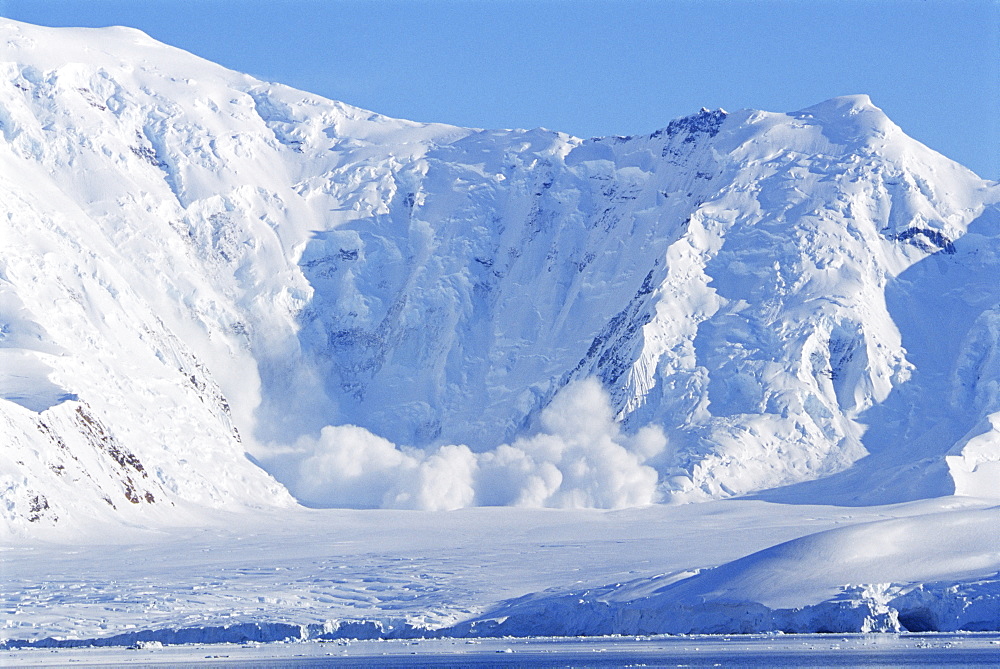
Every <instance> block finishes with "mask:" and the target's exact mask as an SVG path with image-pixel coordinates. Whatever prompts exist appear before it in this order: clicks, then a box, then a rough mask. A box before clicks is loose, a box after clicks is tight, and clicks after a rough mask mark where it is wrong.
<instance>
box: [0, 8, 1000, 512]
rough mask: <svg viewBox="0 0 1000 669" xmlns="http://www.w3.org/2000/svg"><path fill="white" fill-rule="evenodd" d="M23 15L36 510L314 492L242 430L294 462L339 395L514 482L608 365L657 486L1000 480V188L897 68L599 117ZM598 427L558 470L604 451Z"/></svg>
mask: <svg viewBox="0 0 1000 669" xmlns="http://www.w3.org/2000/svg"><path fill="white" fill-rule="evenodd" d="M0 32H2V42H3V44H4V45H5V46H3V47H2V48H0V61H2V62H0V100H2V104H0V133H2V138H0V164H2V165H3V168H2V170H0V192H2V197H0V202H2V204H0V207H2V208H3V212H2V213H4V214H5V215H4V216H2V217H0V231H2V232H0V235H2V239H3V251H2V252H0V323H2V328H0V360H2V361H3V365H2V367H0V420H2V421H3V422H4V425H5V427H4V431H3V434H4V439H5V448H4V451H3V455H2V456H0V458H2V460H0V481H2V489H0V495H2V496H3V500H4V505H3V507H2V508H3V509H5V510H4V511H3V513H4V516H5V518H6V519H7V520H8V521H10V522H13V523H14V524H21V523H25V522H29V521H30V522H51V521H53V520H54V519H55V518H56V517H65V516H67V515H69V514H71V513H72V512H81V513H82V512H83V510H86V513H89V514H97V515H100V514H103V513H117V514H121V513H127V514H131V513H141V514H142V515H143V517H154V516H156V515H157V514H159V513H175V512H176V511H168V510H164V511H154V510H152V509H154V508H164V507H166V508H167V509H175V507H176V505H180V506H184V505H185V504H186V503H188V502H193V503H195V504H210V505H222V506H235V507H245V506H248V505H251V506H252V505H255V504H286V503H291V499H290V497H289V496H288V495H287V493H286V492H285V491H284V490H283V489H282V487H281V486H280V485H278V484H277V483H276V482H275V481H274V480H273V479H271V478H270V477H269V476H268V475H267V474H265V473H264V472H263V471H261V470H260V469H259V468H258V467H256V466H255V465H254V464H253V463H252V462H251V461H250V460H248V459H247V458H246V457H245V456H244V452H245V451H249V452H251V453H253V454H254V455H255V456H256V457H257V458H259V459H260V460H261V461H262V462H264V463H265V465H266V466H267V467H268V468H269V469H270V470H271V471H272V473H274V474H275V475H277V476H278V477H279V478H280V479H281V480H282V481H283V482H285V483H287V484H288V485H289V486H291V488H292V490H293V491H296V486H297V485H299V479H300V478H301V477H302V476H303V473H302V465H301V462H306V461H308V460H309V457H310V455H311V452H310V449H312V448H316V442H315V439H316V435H317V434H319V433H320V431H321V429H323V428H324V427H327V426H341V425H355V426H358V427H359V428H363V429H364V430H367V431H368V432H371V433H373V435H377V436H379V437H384V438H385V439H388V440H389V442H392V443H389V442H385V445H384V446H385V449H387V450H386V451H385V452H386V453H390V452H391V453H394V454H395V455H392V456H391V457H390V456H386V457H390V459H391V458H396V460H393V462H403V460H400V459H399V458H402V457H404V456H405V457H410V458H415V459H414V460H413V462H418V461H419V462H422V463H423V464H427V463H428V461H427V460H426V458H427V457H429V456H428V455H427V454H434V453H440V452H441V451H440V450H439V449H440V448H441V447H442V446H447V445H463V446H462V447H463V448H465V447H466V446H467V447H468V448H466V451H463V453H466V452H468V456H467V457H466V456H465V455H463V457H466V460H467V462H468V466H469V468H470V469H469V471H470V472H472V474H469V473H468V472H466V473H467V474H468V475H469V476H471V477H472V478H471V479H470V481H477V482H478V483H475V484H474V485H473V488H474V490H473V493H472V494H471V496H466V497H464V498H462V499H464V500H465V502H463V503H484V502H487V501H488V500H490V499H492V498H491V497H490V495H489V491H488V490H487V488H488V483H486V482H484V481H486V479H485V478H483V476H481V475H480V474H476V472H480V473H481V471H484V467H485V466H486V463H493V464H492V465H490V466H493V465H495V464H496V463H497V462H500V461H501V460H503V458H502V457H501V456H500V455H498V454H499V453H502V452H506V451H502V450H498V447H499V449H503V448H509V446H504V445H511V444H513V445H515V446H516V445H517V443H516V442H517V440H518V439H519V438H530V436H531V435H535V434H549V433H551V432H552V431H553V429H554V428H552V426H553V425H555V424H556V423H559V420H557V417H556V416H555V415H554V413H553V411H554V410H553V411H549V413H548V414H546V410H547V409H548V408H549V407H550V406H551V405H552V403H553V400H554V399H555V398H556V397H557V395H558V394H559V393H560V391H561V390H562V389H563V388H564V387H567V386H568V385H570V386H574V385H575V384H574V382H581V383H584V382H585V380H586V379H591V378H596V379H598V380H599V381H600V384H601V385H602V386H603V388H604V390H605V392H606V393H607V396H606V398H604V400H602V401H605V402H610V407H611V412H612V413H613V415H614V416H615V419H616V421H617V425H616V426H615V427H614V428H613V432H614V434H613V437H614V438H613V440H612V441H614V443H615V444H619V445H620V444H625V445H624V446H621V448H624V449H625V451H627V453H628V455H629V457H631V458H633V460H634V462H633V464H634V465H635V466H636V467H640V468H643V467H645V468H650V467H651V468H653V469H655V470H656V476H654V477H653V480H654V482H656V481H658V482H657V483H655V485H656V486H657V491H658V492H657V495H658V496H660V497H663V496H665V497H668V498H674V499H685V500H686V499H698V498H704V497H716V496H727V495H733V494H742V493H748V492H753V491H760V490H764V489H770V488H774V487H776V486H781V485H784V484H790V483H796V482H802V481H810V480H813V479H817V478H819V477H823V476H827V475H831V474H834V473H836V472H841V471H844V470H847V469H848V468H849V467H851V465H852V463H854V462H855V461H857V460H859V459H861V458H865V459H864V461H863V462H862V463H861V464H860V466H856V467H854V468H852V469H850V470H849V472H850V473H849V474H842V475H840V477H839V478H837V477H835V478H833V479H828V481H832V483H826V484H825V485H826V488H822V485H820V487H819V488H816V487H812V488H807V489H801V488H793V489H790V490H789V491H785V492H783V493H782V494H789V495H794V494H802V495H806V496H808V495H816V496H820V497H821V496H824V495H826V496H835V497H836V496H840V497H841V498H843V497H844V496H847V497H851V496H853V495H854V494H855V493H854V488H856V487H857V486H858V485H864V486H865V489H866V490H868V491H873V490H874V491H876V492H872V493H871V494H873V495H876V496H881V497H880V498H884V499H889V498H906V497H912V496H920V495H926V494H943V493H948V492H953V491H954V490H955V489H956V485H957V486H958V490H959V492H970V493H972V492H977V493H982V492H983V491H989V490H997V489H1000V486H997V485H995V484H996V483H997V482H998V479H997V478H996V476H997V471H996V468H997V466H998V465H996V464H995V463H996V462H997V460H998V459H1000V456H998V455H997V453H998V451H997V446H996V443H998V442H997V437H996V434H997V433H996V429H995V428H994V427H993V425H994V423H996V422H997V421H996V416H997V412H998V411H1000V406H998V405H1000V401H998V398H1000V391H998V383H1000V376H998V370H997V369H996V367H997V365H996V360H997V356H996V346H997V341H998V338H997V327H996V321H997V317H996V316H997V310H998V309H1000V299H998V298H1000V295H998V291H997V288H996V286H995V283H996V282H995V276H996V273H995V271H996V267H995V265H996V262H997V261H996V258H997V257H998V251H1000V239H998V233H1000V227H998V222H1000V216H998V213H997V211H998V210H997V207H996V202H997V201H998V200H1000V190H998V188H997V185H996V184H991V183H988V182H984V181H982V180H980V179H979V178H977V177H976V176H975V175H974V174H972V173H971V172H969V171H968V170H966V169H964V168H962V167H961V166H959V165H957V164H955V163H953V162H951V161H949V160H947V159H946V158H944V157H942V156H940V155H939V154H936V153H934V152H933V151H931V150H929V149H927V148H926V147H924V146H922V145H920V144H919V143H917V142H916V141H914V140H912V139H910V138H908V137H907V136H906V135H905V134H903V132H902V131H901V130H900V129H899V128H898V127H897V126H895V125H894V124H893V123H892V122H891V121H890V120H889V119H888V118H886V116H885V115H884V114H883V113H882V112H881V110H879V109H878V108H877V107H875V106H874V105H873V104H872V103H871V101H870V100H868V99H867V97H865V96H853V97H845V98H837V99H834V100H830V101H828V102H825V103H822V104H819V105H817V106H815V107H811V108H809V109H805V110H802V111H799V112H795V113H790V114H775V113H767V112H759V111H746V110H744V111H739V112H734V113H732V114H727V113H726V112H724V111H722V110H718V111H708V110H702V111H701V112H699V113H697V114H695V115H693V116H690V117H687V118H684V119H679V120H677V121H674V122H672V123H670V124H669V125H668V126H667V127H666V128H664V129H663V130H660V131H657V132H654V133H652V134H650V135H644V136H637V137H610V138H594V139H588V140H581V139H578V138H574V137H570V136H567V135H565V134H561V133H556V132H550V131H546V130H541V129H539V130H531V131H523V130H514V131H483V130H472V129H463V128H455V127H451V126H444V125H424V124H415V123H410V122H406V121H398V120H394V119H389V118H386V117H382V116H379V115H377V114H372V113H370V112H366V111H363V110H359V109H356V108H352V107H349V106H347V105H344V104H341V103H337V102H332V101H328V100H324V99H321V98H318V97H316V96H312V95H309V94H306V93H302V92H299V91H294V90H291V89H288V88H285V87H282V86H277V85H271V84H266V83H263V82H260V81H256V80H254V79H252V78H250V77H248V76H245V75H241V74H237V73H233V72H230V71H227V70H224V69H222V68H220V67H218V66H215V65H213V64H211V63H207V62H205V61H202V60H199V59H197V58H195V57H193V56H190V55H189V54H185V53H183V52H180V51H177V50H175V49H172V48H170V47H166V46H164V45H161V44H158V43H156V42H154V41H152V40H150V39H149V38H148V37H146V36H144V35H142V34H141V33H137V32H135V31H130V30H125V29H108V30H100V31H94V30H68V29H47V28H36V27H33V26H27V25H24V24H18V23H15V22H11V21H3V22H2V23H0ZM558 406H563V407H567V409H566V410H567V411H578V412H579V411H582V412H584V413H586V412H587V408H586V407H587V405H581V404H579V403H574V402H572V401H565V402H563V403H562V404H559V403H557V407H558ZM570 420H572V417H571V418H570ZM646 426H654V429H659V430H662V432H663V434H664V436H665V437H666V441H667V443H668V444H669V445H668V446H667V447H664V446H663V444H662V443H660V445H659V446H658V447H656V448H645V447H639V446H635V445H634V444H633V442H632V441H629V440H631V439H633V437H634V436H635V435H637V434H639V433H640V432H641V430H642V428H644V427H646ZM364 430H362V432H363V431H364ZM609 434H611V433H610V432H609ZM368 437H371V438H372V439H374V436H372V435H368ZM368 437H366V438H368ZM615 440H617V441H615ZM563 442H565V439H564V440H563ZM370 443H375V442H370ZM378 443H379V444H382V442H381V441H380V442H378ZM636 443H637V442H636ZM629 444H631V445H629ZM382 447H383V445H380V446H379V448H382ZM400 447H403V449H402V450H400ZM408 448H409V449H415V450H407V449H408ZM517 448H518V449H519V450H520V451H521V452H522V453H525V454H527V455H526V456H525V457H527V458H528V459H529V460H531V464H530V467H541V466H542V465H544V464H545V462H546V460H545V458H547V457H554V456H550V455H545V454H544V453H543V452H542V451H541V450H538V449H535V450H531V449H528V448H527V447H523V448H522V447H521V446H518V447H517ZM644 448H645V450H644ZM447 452H449V453H451V452H457V451H447ZM560 452H568V451H565V450H564V451H560ZM869 452H870V453H871V454H872V455H871V456H870V457H867V458H866V457H865V456H866V454H867V453H869ZM289 454H291V455H289ZM421 454H423V455H421ZM946 455H947V460H946V459H945V456H946ZM519 457H520V456H519ZM406 462H409V461H406ZM505 462H506V461H505ZM525 462H526V461H525ZM567 462H568V461H565V462H563V461H559V462H556V468H557V469H559V477H558V480H556V479H555V478H549V479H546V480H547V481H548V483H547V484H546V485H549V486H550V487H551V486H553V485H554V486H555V488H553V490H555V489H558V488H559V487H560V485H562V486H566V485H569V483H568V482H569V481H570V480H571V478H572V476H571V474H570V469H572V468H573V467H577V465H580V466H583V465H581V464H580V463H581V462H584V464H586V462H589V463H590V464H591V465H592V464H593V462H592V461H590V460H586V461H584V460H581V461H579V462H577V461H574V462H576V463H577V464H572V463H570V464H567ZM630 462H631V461H630ZM522 464H523V462H522ZM571 465H572V466H571ZM401 466H402V465H401ZM407 466H409V465H407ZM414 466H416V465H414ZM421 466H422V465H421ZM504 466H507V465H504ZM524 466H525V467H529V465H524ZM530 467H529V468H530ZM577 468H579V467H577ZM341 469H343V467H341ZM420 471H422V470H420ZM504 471H505V472H507V473H508V474H509V471H508V470H504ZM636 471H638V470H636ZM642 471H643V472H645V471H646V470H645V469H643V470H642ZM506 475H507V474H505V476H506ZM643 476H645V473H644V474H643ZM844 476H853V477H855V479H850V480H848V479H845V478H844ZM477 477H478V478H477ZM858 477H860V478H858ZM643 480H646V479H643ZM845 481H846V482H845ZM859 481H865V482H866V483H863V484H862V483H859ZM873 481H874V482H875V483H872V482H873ZM310 485H312V486H314V487H315V486H320V487H322V486H323V485H324V483H323V482H322V481H319V482H316V481H314V482H313V483H311V484H310ZM330 485H336V483H335V482H331V483H330ZM470 485H472V484H470ZM476 486H478V488H477V487H476ZM880 486H881V487H880ZM796 491H798V492H796ZM514 497H515V498H517V499H521V500H522V501H523V500H524V499H527V498H524V497H523V496H522V497H517V496H516V495H515V496H514ZM316 499H317V500H323V499H330V497H329V496H324V495H322V494H320V495H317V496H316ZM393 499H402V498H401V497H398V496H397V497H395V498H393ZM407 499H409V500H410V503H413V502H412V500H413V499H415V498H414V497H412V496H410V497H407ZM512 499H513V498H512ZM532 499H534V500H535V501H536V502H539V503H553V500H555V499H561V500H563V501H562V502H560V503H563V504H572V503H573V502H572V500H573V499H577V500H580V499H584V500H590V502H585V503H596V502H594V500H596V499H608V498H602V497H599V496H598V497H593V496H591V497H574V496H573V495H569V496H564V497H555V496H551V495H550V496H549V497H545V496H542V497H534V498H532ZM609 499H611V501H610V502H605V503H607V504H610V505H614V504H615V502H614V500H615V499H622V498H617V497H612V498H609ZM629 499H633V498H629ZM635 499H648V497H640V498H635ZM567 500H569V501H567ZM382 502H383V503H386V502H385V499H383V500H382ZM375 503H378V502H375ZM390 503H391V500H390ZM171 505H174V506H171Z"/></svg>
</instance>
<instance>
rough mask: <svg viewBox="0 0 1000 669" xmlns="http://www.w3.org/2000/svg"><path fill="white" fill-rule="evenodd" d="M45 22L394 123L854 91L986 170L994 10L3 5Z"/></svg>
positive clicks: (599, 124) (996, 154) (592, 128)
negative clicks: (244, 75)
mask: <svg viewBox="0 0 1000 669" xmlns="http://www.w3.org/2000/svg"><path fill="white" fill-rule="evenodd" d="M0 14H2V15H3V16H6V17H9V18H14V19H18V20H22V21H28V22H30V23H38V24H43V25H79V26H102V25H128V26H133V27H136V28H139V29H141V30H144V31H145V32H147V33H149V34H150V35H152V36H153V37H155V38H156V39H159V40H161V41H164V42H167V43H169V44H173V45H175V46H179V47H181V48H183V49H187V50H188V51H191V52H193V53H196V54H198V55H200V56H203V57H205V58H208V59H210V60H214V61H216V62H219V63H222V64H224V65H226V66H228V67H231V68H234V69H237V70H241V71H244V72H248V73H250V74H253V75H255V76H258V77H261V78H264V79H267V80H271V81H280V82H282V83H286V84H289V85H292V86H295V87H298V88H303V89H306V90H309V91H313V92H315V93H319V94H321V95H325V96H327V97H331V98H335V99H339V100H343V101H345V102H348V103H350V104H354V105H358V106H361V107H365V108H367V109H372V110H374V111H378V112H381V113H384V114H388V115H390V116H397V117H401V118H409V119H413V120H417V121H441V122H446V123H454V124H457V125H465V126H475V127H490V128H492V127H536V126H544V127H547V128H552V129H555V130H563V131H565V132H569V133H571V134H575V135H579V136H585V137H586V136H592V135H607V134H635V133H642V132H650V131H652V130H655V129H657V128H659V127H662V126H665V125H666V124H667V123H668V122H669V121H670V120H671V119H673V118H676V117H678V116H683V115H687V114H690V113H693V112H695V111H697V110H698V109H699V108H700V107H703V106H704V107H709V108H716V107H724V108H727V109H738V108H742V107H751V108H756V109H766V110H769V111H793V110H796V109H800V108H802V107H806V106H809V105H812V104H814V103H817V102H820V101H822V100H825V99H827V98H830V97H833V96H836V95H843V94H851V93H868V94H869V95H871V97H872V99H873V101H874V102H875V104H877V105H879V106H880V107H882V108H883V109H884V110H885V111H886V113H888V114H889V116H890V117H891V118H892V119H893V120H894V121H896V122H897V123H898V124H899V125H900V126H902V127H903V129H904V130H905V131H906V132H907V133H909V134H910V135H912V136H913V137H916V138H917V139H919V140H921V141H923V142H924V143H926V144H928V145H929V146H931V147H932V148H934V149H937V150H938V151H941V152H942V153H944V154H945V155H947V156H949V157H951V158H954V159H955V160H958V161H959V162H962V163H964V164H965V165H967V166H969V167H971V168H972V169H974V170H975V171H977V172H978V173H979V174H981V175H982V176H984V177H988V178H992V179H997V178H1000V0H950V1H949V0H865V1H862V0H835V1H834V0H797V1H793V0H784V1H778V0H756V1H750V0H729V1H724V0H701V1H698V2H694V1H682V0H675V1H661V2H652V1H639V0H617V1H614V2H612V1H610V0H575V1H569V0H508V1H498V0H494V1H486V0H405V1H404V0H395V1H391V0H389V1H387V0H383V1H380V2H376V1H374V0H341V1H337V0H327V1H320V0H272V1H270V2H255V1H253V0H243V1H236V0H173V1H166V0H0Z"/></svg>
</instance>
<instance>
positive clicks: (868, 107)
mask: <svg viewBox="0 0 1000 669" xmlns="http://www.w3.org/2000/svg"><path fill="white" fill-rule="evenodd" d="M789 116H791V117H793V118H796V119H799V120H805V121H812V122H815V123H817V124H818V125H820V126H822V127H823V133H824V134H825V135H827V137H828V138H829V139H830V140H831V141H833V142H835V143H837V144H849V143H854V142H857V141H858V140H861V141H868V140H869V139H871V137H872V136H873V135H874V136H885V134H886V132H888V131H889V130H891V129H892V128H895V127H896V125H895V124H894V123H893V122H892V121H891V120H890V119H889V117H888V116H886V115H885V112H883V111H882V110H881V109H880V108H878V107H876V106H875V104H874V103H873V102H872V100H871V98H870V97H868V96H867V95H865V94H858V95H842V96H840V97H836V98H830V99H829V100H826V101H824V102H820V103H819V104H816V105H813V106H811V107H806V108H805V109H801V110H799V111H797V112H792V113H790V114H789Z"/></svg>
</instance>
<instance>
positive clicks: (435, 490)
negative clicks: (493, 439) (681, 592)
mask: <svg viewBox="0 0 1000 669" xmlns="http://www.w3.org/2000/svg"><path fill="white" fill-rule="evenodd" d="M540 422H541V430H540V431H539V432H538V433H537V434H534V435H532V436H529V437H524V438H521V439H518V440H516V441H514V442H513V443H512V444H504V445H502V446H499V447H497V448H496V449H494V450H492V451H488V452H485V453H475V452H473V451H472V450H471V449H470V448H469V447H468V446H462V445H459V446H453V445H449V446H441V447H438V448H437V449H434V450H428V451H424V450H419V449H414V448H407V447H401V446H397V445H395V444H393V443H392V442H390V441H388V440H386V439H383V438H382V437H379V436H376V435H374V434H372V433H371V432H369V431H368V430H365V429H364V428H361V427H356V426H354V425H341V426H328V427H325V428H323V430H322V432H321V433H320V435H319V438H315V437H302V438H300V439H299V441H298V442H297V443H296V449H295V450H296V451H297V452H298V453H299V454H300V457H301V458H302V459H301V461H300V463H299V466H298V469H297V472H296V473H295V474H294V475H292V476H290V477H289V478H292V479H294V480H292V481H289V482H288V484H289V487H290V488H291V490H292V492H293V493H294V494H295V495H296V496H297V497H298V498H299V499H300V500H301V501H302V502H304V503H306V504H309V505H314V506H323V507H355V508H374V507H383V508H409V509H427V510H446V509H458V508H462V507H466V506H504V505H514V506H552V507H567V508H579V507H598V508H620V507H627V506H639V505H643V504H650V503H653V502H655V501H657V473H656V470H655V469H653V468H652V467H650V466H648V465H647V464H646V463H647V462H648V461H649V460H650V459H652V458H654V457H657V456H660V455H662V454H663V453H664V451H665V450H666V448H667V439H666V437H665V436H664V434H663V431H662V430H661V429H660V428H658V427H655V426H648V427H645V428H643V429H642V430H640V431H639V432H638V433H637V434H636V435H634V436H628V435H624V434H622V433H621V431H620V429H619V426H618V423H616V422H615V420H614V412H613V410H612V408H611V404H610V401H609V398H608V395H607V393H606V392H605V391H604V389H603V388H602V387H601V385H600V383H599V382H598V381H597V380H595V379H585V380H583V381H578V382H575V383H572V384H570V385H568V386H566V387H565V388H563V389H562V390H561V391H560V392H559V393H558V394H557V395H556V396H555V398H554V399H553V400H552V403H551V404H550V405H549V406H548V407H546V408H545V410H544V411H543V412H542V414H541V421H540Z"/></svg>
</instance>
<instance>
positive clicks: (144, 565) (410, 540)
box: [3, 497, 1000, 648]
mask: <svg viewBox="0 0 1000 669" xmlns="http://www.w3.org/2000/svg"><path fill="white" fill-rule="evenodd" d="M998 514H1000V508H998V507H996V506H989V505H988V504H985V503H983V502H982V501H977V500H975V499H971V498H957V497H949V498H941V499H936V500H927V501H923V502H911V503H907V504H903V505H896V506H883V507H871V508H869V507H857V508H844V507H830V506H804V505H802V506H797V505H789V504H773V503H768V502H761V501H749V500H728V501H718V502H706V503H702V504H690V505H679V506H664V505H655V506H648V507H644V508H636V509H626V510H620V511H599V510H558V509H512V508H474V509H464V510H460V511H451V512H425V511H381V510H362V511H351V510H320V511H310V510H296V511H284V512H280V513H274V512H271V513H261V514H255V515H253V516H250V515H247V514H226V515H223V516H218V515H215V514H211V515H207V516H205V517H203V518H202V521H203V522H202V524H201V525H200V526H199V527H197V528H194V529H192V528H190V527H179V528H172V529H170V528H161V529H158V530H155V531H153V530H147V529H132V530H123V529H121V528H105V529H104V531H103V532H95V531H93V529H94V528H92V529H91V530H90V531H87V532H86V533H85V534H84V536H81V537H77V538H76V539H75V540H73V541H69V540H68V537H66V536H65V535H61V536H60V535H57V536H56V537H52V538H50V539H48V540H35V541H31V542H25V543H23V544H22V545H19V546H16V547H15V546H11V547H8V548H7V549H6V550H5V552H4V556H3V559H4V580H5V588H4V599H3V606H4V610H5V614H6V618H7V623H6V627H5V629H4V637H5V638H6V639H7V640H8V641H7V645H8V647H12V648H18V647H35V646H39V647H74V646H88V645H92V644H97V645H117V646H131V645H135V644H137V643H140V642H143V643H147V642H160V643H165V644H176V643H219V642H230V643H242V642H246V641H260V642H263V641H281V640H286V639H288V640H323V639H339V638H352V639H359V638H360V639H373V638H417V637H433V636H458V637H482V636H537V635H558V636H577V635H598V634H662V633H671V634H678V633H684V634H687V633H712V634H719V633H722V634H734V633H752V632H761V631H774V630H782V631H787V632H810V631H812V632H815V631H825V632H873V631H880V632H896V631H905V630H909V631H917V632H925V631H952V630H967V631H968V630H972V631H977V630H997V621H998V616H997V613H998V611H1000V550H998V546H1000V536H998V527H1000V524H998V522H997V521H998Z"/></svg>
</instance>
